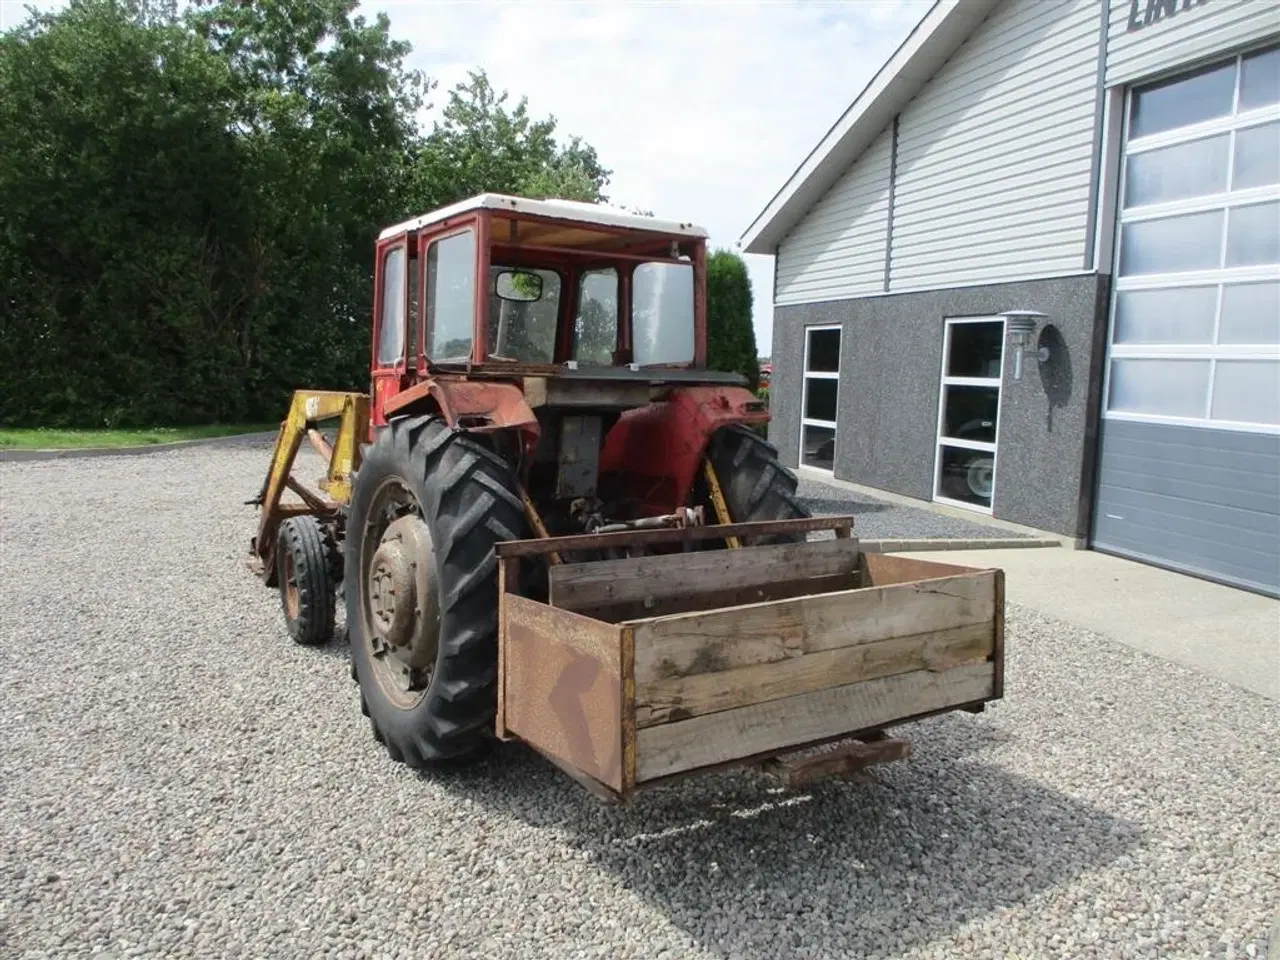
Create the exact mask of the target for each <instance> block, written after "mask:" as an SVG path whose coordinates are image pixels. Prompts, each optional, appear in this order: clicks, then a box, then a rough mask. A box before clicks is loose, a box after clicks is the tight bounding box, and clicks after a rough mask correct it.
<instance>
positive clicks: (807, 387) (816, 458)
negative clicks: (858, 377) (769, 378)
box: [800, 327, 840, 471]
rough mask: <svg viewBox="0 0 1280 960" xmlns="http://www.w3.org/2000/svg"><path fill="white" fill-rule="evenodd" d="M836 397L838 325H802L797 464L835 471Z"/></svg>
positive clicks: (837, 387) (838, 369) (837, 381)
mask: <svg viewBox="0 0 1280 960" xmlns="http://www.w3.org/2000/svg"><path fill="white" fill-rule="evenodd" d="M839 396H840V328H839V327H806V328H805V333H804V391H803V397H802V400H801V403H802V407H801V410H800V465H801V466H804V467H814V468H816V469H818V470H828V471H834V470H835V462H836V410H837V409H838V406H839Z"/></svg>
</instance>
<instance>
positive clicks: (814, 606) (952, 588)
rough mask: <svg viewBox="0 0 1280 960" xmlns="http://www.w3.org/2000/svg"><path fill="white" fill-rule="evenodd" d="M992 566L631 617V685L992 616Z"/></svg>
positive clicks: (943, 627)
mask: <svg viewBox="0 0 1280 960" xmlns="http://www.w3.org/2000/svg"><path fill="white" fill-rule="evenodd" d="M994 580H995V571H991V570H982V571H966V572H965V573H964V574H961V575H959V576H954V577H942V578H939V579H936V580H926V581H922V582H916V583H903V584H894V585H892V586H887V587H864V588H861V589H857V590H845V591H842V592H839V593H828V594H823V595H821V596H812V597H799V598H796V599H793V600H777V601H773V602H770V603H756V604H748V605H745V606H741V607H735V608H729V609H721V610H711V611H708V612H705V613H683V614H676V615H674V616H669V617H658V618H654V619H650V620H639V621H633V625H634V626H635V628H636V683H637V684H646V683H651V682H653V681H655V680H663V679H667V678H669V677H681V676H689V675H690V674H697V673H716V672H719V671H723V670H733V669H736V668H738V667H749V666H752V665H754V664H757V663H774V662H777V661H779V660H787V659H790V658H791V657H799V656H804V655H805V654H809V653H817V652H818V651H820V650H834V649H837V648H839V647H851V646H855V645H857V644H861V643H874V642H876V641H877V640H888V639H890V638H892V637H902V636H911V635H913V634H918V633H928V632H931V631H935V630H946V629H949V628H952V627H964V626H969V625H971V624H975V623H986V622H988V621H990V620H991V619H992V613H993V609H994V595H995V587H994Z"/></svg>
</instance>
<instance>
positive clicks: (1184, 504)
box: [1101, 487, 1280, 556]
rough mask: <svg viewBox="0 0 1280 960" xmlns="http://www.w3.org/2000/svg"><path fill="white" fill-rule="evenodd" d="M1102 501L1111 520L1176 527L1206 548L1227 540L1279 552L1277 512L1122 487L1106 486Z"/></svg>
mask: <svg viewBox="0 0 1280 960" xmlns="http://www.w3.org/2000/svg"><path fill="white" fill-rule="evenodd" d="M1101 502H1103V503H1105V504H1106V507H1107V513H1108V515H1109V517H1108V518H1109V519H1116V518H1121V519H1122V520H1123V521H1124V522H1127V523H1129V524H1137V525H1145V526H1150V527H1152V528H1153V529H1164V528H1167V527H1170V526H1172V527H1175V528H1176V529H1177V530H1178V531H1179V532H1181V533H1185V534H1186V535H1188V536H1191V537H1198V538H1202V539H1203V540H1204V541H1205V549H1206V550H1211V549H1212V548H1213V546H1214V545H1215V544H1216V543H1226V544H1228V545H1229V546H1230V547H1231V548H1232V549H1235V548H1238V547H1245V548H1248V549H1250V550H1254V551H1256V552H1258V553H1260V554H1263V555H1265V554H1267V553H1268V552H1269V551H1270V552H1275V544H1276V542H1277V538H1280V516H1276V514H1274V513H1264V512H1262V511H1259V510H1247V509H1240V508H1238V507H1233V506H1229V505H1225V504H1220V503H1206V502H1205V501H1203V500H1188V499H1184V498H1182V497H1170V496H1164V495H1161V494H1157V493H1150V492H1148V491H1145V490H1134V489H1124V488H1122V487H1109V488H1104V490H1103V497H1102V498H1101ZM1277 556H1280V554H1277Z"/></svg>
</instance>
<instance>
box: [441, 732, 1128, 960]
mask: <svg viewBox="0 0 1280 960" xmlns="http://www.w3.org/2000/svg"><path fill="white" fill-rule="evenodd" d="M909 736H910V739H912V741H913V742H914V743H915V745H916V752H915V754H914V756H913V757H912V758H910V759H909V760H907V761H905V762H903V763H898V764H894V765H889V766H885V767H881V768H878V769H877V770H876V771H875V772H874V773H873V774H872V775H871V776H870V777H869V779H868V780H867V781H866V782H862V783H856V782H840V781H829V782H826V783H822V784H819V785H816V786H815V787H813V788H812V789H808V790H804V791H791V792H787V791H783V790H782V789H780V788H779V787H778V786H777V785H776V783H775V781H773V780H771V779H769V778H767V777H765V776H764V775H763V774H759V773H752V772H740V773H731V774H713V775H707V776H703V777H699V778H693V779H690V780H686V781H683V782H681V783H678V784H674V785H671V786H667V787H663V788H659V789H655V790H653V791H651V792H648V793H641V794H638V795H637V796H636V797H635V798H634V799H633V800H632V801H631V802H630V803H629V804H627V805H625V806H622V807H606V806H601V805H599V804H597V803H596V802H595V801H594V800H593V799H592V798H591V797H590V796H588V795H587V794H586V793H585V791H583V790H582V788H580V787H579V786H578V785H577V784H575V783H573V782H572V781H571V780H569V778H568V777H566V776H565V775H564V774H562V773H560V772H559V771H558V770H556V769H555V768H554V767H552V766H551V765H550V764H548V763H546V762H544V761H543V760H542V759H541V758H539V757H537V756H536V755H535V754H533V753H532V752H531V751H529V750H527V749H526V748H524V747H521V746H518V745H512V744H505V745H501V746H499V747H498V748H496V749H495V750H494V752H493V753H492V754H490V755H489V756H488V757H487V758H486V759H485V760H483V761H481V762H479V763H477V764H476V765H475V766H473V767H470V768H467V769H465V770H462V771H450V772H447V773H439V772H437V773H435V774H431V775H427V776H426V777H425V779H428V780H430V781H432V782H433V783H435V784H437V785H438V786H441V787H443V788H444V789H445V790H447V791H448V792H450V793H451V794H452V795H454V796H455V797H457V798H458V799H460V800H464V801H467V802H470V803H474V804H477V805H479V806H480V807H482V808H484V809H487V810H490V811H491V812H492V813H493V814H495V815H497V816H502V817H513V818H516V819H518V820H520V821H523V822H525V823H527V824H529V825H531V826H534V827H537V828H541V829H544V830H545V831H546V832H547V834H548V836H547V842H548V843H556V844H565V845H567V846H568V847H569V848H570V849H575V850H578V851H580V852H582V853H583V854H585V856H586V858H587V859H588V860H590V861H592V862H594V863H598V864H599V865H600V866H601V867H602V868H603V869H605V870H606V871H608V872H609V873H611V874H613V875H614V876H616V878H617V880H618V881H619V883H620V884H621V885H622V886H623V887H625V888H626V889H628V890H629V891H631V892H633V893H634V894H636V895H638V896H641V897H643V898H644V899H645V900H646V901H648V902H649V903H650V904H652V906H653V907H654V908H655V909H657V910H659V911H660V912H661V913H662V914H663V915H665V916H666V917H668V918H669V919H670V920H671V922H672V923H674V924H675V925H677V926H678V927H680V928H681V929H683V930H685V931H686V932H687V933H688V934H689V935H690V936H691V937H693V938H694V939H695V940H696V941H697V942H698V943H699V944H700V945H701V946H702V947H703V948H704V949H706V950H707V951H709V952H711V953H713V954H717V955H723V956H726V957H728V956H732V957H735V958H742V960H773V958H776V957H779V956H787V955H791V953H792V952H793V951H797V950H802V951H805V955H806V956H817V957H834V956H851V955H856V956H860V957H868V958H887V957H889V956H893V955H895V954H897V953H898V952H900V951H902V950H903V949H905V948H907V947H909V946H911V945H912V944H918V943H925V942H929V941H933V940H937V939H939V938H942V937H945V936H947V935H949V934H951V933H952V932H954V931H955V930H956V929H957V928H958V927H960V926H961V925H962V924H964V923H966V922H968V921H971V920H974V919H977V918H981V917H984V916H989V915H991V914H993V913H994V912H996V911H998V910H1000V909H1001V908H1004V907H1008V906H1012V905H1015V904H1019V903H1022V902H1025V901H1027V900H1028V899H1030V898H1031V897H1033V896H1035V895H1036V894H1037V893H1038V892H1040V891H1043V890H1046V889H1048V888H1052V887H1054V886H1056V885H1059V884H1062V883H1066V882H1069V881H1071V880H1072V879H1073V878H1075V877H1077V876H1079V875H1080V874H1082V873H1085V872H1088V871H1091V870H1096V869H1098V868H1100V867H1102V866H1104V865H1106V864H1108V863H1110V862H1112V861H1114V860H1116V859H1117V858H1118V857H1120V856H1121V855H1122V854H1124V853H1125V852H1126V851H1127V850H1129V849H1131V848H1132V847H1133V846H1134V845H1135V844H1136V843H1138V842H1139V839H1140V830H1139V828H1138V826H1137V825H1136V824H1133V823H1129V822H1125V821H1122V820H1118V819H1116V818H1114V817H1111V816H1109V815H1106V814H1104V813H1102V812H1100V811H1098V810H1096V809H1093V808H1091V807H1089V806H1086V805H1084V804H1081V803H1079V802H1077V801H1075V800H1072V799H1071V798H1070V797H1067V796H1065V795H1063V794H1061V793H1059V792H1057V791H1054V790H1051V789H1048V788H1046V787H1044V786H1043V785H1041V784H1039V783H1037V782H1035V781H1033V780H1029V779H1026V778H1024V777H1021V776H1018V775H1015V774H1012V773H1010V772H1009V771H1007V770H1004V769H1002V768H1000V767H999V766H996V765H994V764H992V763H990V762H984V760H983V759H982V755H983V754H984V753H986V752H987V751H989V750H991V749H992V748H994V747H995V746H997V745H998V743H999V742H1001V740H1003V739H1004V735H1002V734H1001V733H1000V732H999V730H998V729H997V728H995V727H994V726H993V725H991V724H989V723H986V722H974V721H973V720H972V719H969V718H959V717H942V718H938V719H935V720H932V721H926V722H924V723H921V724H919V725H918V726H917V728H916V729H914V730H913V731H912V733H911V734H910V735H909Z"/></svg>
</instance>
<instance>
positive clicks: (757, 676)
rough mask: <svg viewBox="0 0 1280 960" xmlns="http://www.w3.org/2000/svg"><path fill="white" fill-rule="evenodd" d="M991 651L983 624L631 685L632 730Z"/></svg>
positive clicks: (935, 668)
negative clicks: (633, 689) (633, 699)
mask: <svg viewBox="0 0 1280 960" xmlns="http://www.w3.org/2000/svg"><path fill="white" fill-rule="evenodd" d="M994 646H995V625H994V624H993V623H992V622H991V621H986V622H983V623H975V624H970V625H969V626H965V627H952V628H949V629H945V630H933V631H930V632H928V633H918V634H913V635H911V636H906V637H894V638H892V639H889V640H880V641H877V642H874V643H864V644H856V645H854V646H849V647H839V648H837V649H835V650H822V651H819V652H817V653H810V654H807V655H805V656H801V657H792V658H790V659H787V660H782V661H773V662H770V663H758V664H755V665H753V666H749V667H739V668H737V669H735V670H725V671H720V672H716V673H693V674H688V675H686V676H681V677H669V678H667V679H664V680H653V681H650V682H648V683H642V684H639V685H638V686H637V688H636V726H637V727H641V728H643V727H651V726H654V725H655V724H659V723H669V722H671V721H676V720H683V719H687V718H689V717H697V716H701V715H702V714H705V713H716V712H718V711H720V710H731V709H734V708H736V707H745V706H748V705H750V704H753V703H761V702H763V701H765V700H776V699H778V698H780V697H789V696H795V695H797V694H801V693H809V692H812V691H814V690H821V689H822V688H824V687H833V686H842V685H844V684H849V683H857V682H859V681H861V680H874V679H876V678H877V677H889V676H893V675H895V674H899V673H910V672H912V671H914V670H929V671H932V672H940V671H943V670H949V669H951V668H952V667H956V666H959V665H960V664H962V663H967V662H969V661H972V660H985V659H986V658H987V657H988V656H990V655H991V652H992V650H993V649H994Z"/></svg>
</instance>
